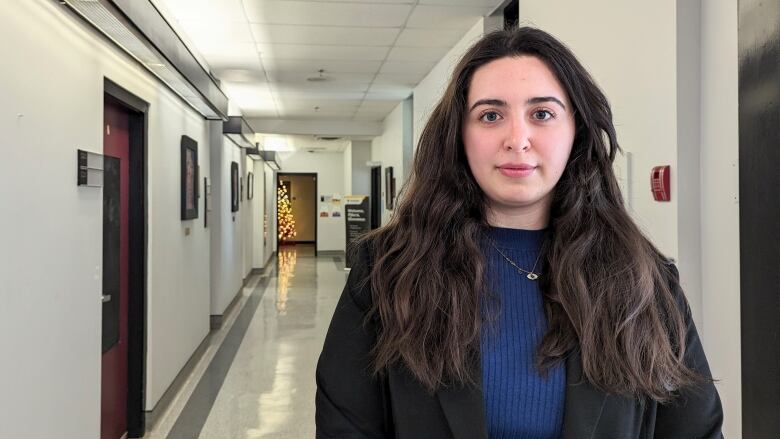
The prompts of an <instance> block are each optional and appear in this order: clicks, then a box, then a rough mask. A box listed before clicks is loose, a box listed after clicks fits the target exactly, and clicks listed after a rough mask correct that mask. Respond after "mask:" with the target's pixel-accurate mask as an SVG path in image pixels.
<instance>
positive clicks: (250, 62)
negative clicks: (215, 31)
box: [198, 43, 263, 70]
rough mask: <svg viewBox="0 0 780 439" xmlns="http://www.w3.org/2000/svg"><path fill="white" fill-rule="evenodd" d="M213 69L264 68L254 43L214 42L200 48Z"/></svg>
mask: <svg viewBox="0 0 780 439" xmlns="http://www.w3.org/2000/svg"><path fill="white" fill-rule="evenodd" d="M198 50H199V52H200V54H201V56H202V57H203V58H205V59H206V62H207V63H208V64H209V67H211V69H212V70H218V69H246V70H262V68H263V66H262V64H261V63H260V56H259V55H258V53H257V48H256V47H255V45H254V44H252V43H237V44H226V43H224V44H213V45H209V46H201V47H199V48H198Z"/></svg>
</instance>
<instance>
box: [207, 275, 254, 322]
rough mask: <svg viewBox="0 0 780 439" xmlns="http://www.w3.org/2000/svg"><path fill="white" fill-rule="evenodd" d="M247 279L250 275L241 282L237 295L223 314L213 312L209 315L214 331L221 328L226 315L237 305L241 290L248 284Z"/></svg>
mask: <svg viewBox="0 0 780 439" xmlns="http://www.w3.org/2000/svg"><path fill="white" fill-rule="evenodd" d="M247 279H249V277H247V278H246V279H244V281H243V282H242V283H241V288H239V289H238V292H236V294H235V296H233V299H232V300H231V301H230V304H228V306H227V308H225V312H223V313H222V314H212V315H211V316H210V317H209V323H210V325H211V326H210V327H211V330H212V331H215V330H217V329H220V328H221V327H222V323H223V322H224V316H226V315H229V314H230V313H231V312H232V311H233V308H235V307H236V304H237V303H238V299H240V298H241V291H243V290H244V287H245V286H246V284H247Z"/></svg>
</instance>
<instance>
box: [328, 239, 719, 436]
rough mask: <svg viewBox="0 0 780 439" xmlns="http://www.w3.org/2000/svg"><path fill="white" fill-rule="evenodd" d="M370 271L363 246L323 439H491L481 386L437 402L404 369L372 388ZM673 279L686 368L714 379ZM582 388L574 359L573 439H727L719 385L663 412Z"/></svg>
mask: <svg viewBox="0 0 780 439" xmlns="http://www.w3.org/2000/svg"><path fill="white" fill-rule="evenodd" d="M370 265H371V260H370V257H369V252H368V251H367V250H366V246H365V245H364V246H361V248H359V249H358V251H357V258H356V262H355V264H354V267H353V268H352V270H351V272H350V274H349V277H348V279H347V284H346V286H345V287H344V291H343V292H342V295H341V299H340V300H339V303H338V305H337V306H336V311H335V313H334V315H333V320H332V321H331V324H330V328H329V329H328V333H327V336H326V338H325V344H324V346H323V349H322V353H321V354H320V358H319V362H318V364H317V373H316V379H317V395H316V425H317V438H322V439H324V438H340V439H341V438H344V439H346V438H401V439H406V438H408V439H439V438H441V439H445V438H447V439H451V438H454V439H487V437H488V436H487V428H486V426H485V413H484V402H483V396H482V390H481V384H479V385H478V386H476V387H459V388H453V387H450V388H444V389H441V390H439V391H438V392H436V394H435V395H429V394H428V393H427V392H426V391H425V390H424V389H423V387H422V386H421V385H420V384H418V382H417V381H416V380H415V379H414V378H412V377H411V376H410V375H409V374H408V373H406V372H405V371H404V370H403V369H402V368H401V367H398V368H391V369H390V370H389V371H388V372H387V373H386V374H385V375H384V377H383V378H381V379H375V378H372V376H371V374H370V373H369V372H368V365H369V356H368V353H369V350H370V349H371V347H372V346H373V344H374V342H375V340H376V334H377V332H376V330H377V324H378V322H377V320H376V319H374V320H373V321H371V322H370V323H369V324H368V325H367V326H364V325H363V320H364V316H365V315H366V312H367V310H368V309H369V307H370V306H371V300H372V295H371V291H370V283H365V284H359V281H360V280H361V279H363V278H364V277H365V276H366V275H367V274H368V270H369V267H370ZM673 272H674V274H675V278H674V279H671V280H670V282H671V285H672V286H673V288H674V290H673V291H674V292H675V294H676V296H677V298H678V303H679V304H680V306H682V307H683V309H685V316H686V320H685V321H686V324H687V335H686V342H687V351H686V355H685V362H686V364H687V365H688V366H689V367H691V368H693V369H694V370H696V371H698V372H699V373H701V374H703V375H705V376H710V370H709V366H708V365H707V360H706V358H705V356H704V351H703V350H702V345H701V342H700V341H699V337H698V335H697V333H696V328H695V327H694V324H693V320H692V319H691V314H690V309H689V308H688V305H687V302H686V300H685V298H684V296H683V293H682V291H681V289H680V287H679V282H678V277H679V274H678V272H677V269H676V268H674V269H673ZM475 367H476V368H477V369H475V370H476V371H477V372H476V373H475V376H476V378H477V379H481V370H480V369H479V364H475ZM581 378H582V363H581V359H580V356H579V355H578V354H577V353H574V354H572V355H570V357H569V358H568V359H567V361H566V379H567V385H566V402H565V406H564V421H563V436H562V437H563V439H582V438H589V439H596V438H598V439H602V438H603V439H608V438H609V439H612V438H614V439H632V438H637V439H639V438H641V439H646V438H664V439H667V438H668V439H677V438H680V439H694V438H708V439H709V438H722V437H723V435H722V433H721V424H722V421H723V412H722V408H721V403H720V398H719V396H718V392H717V391H716V389H715V386H714V385H712V384H707V385H704V386H701V387H700V388H698V389H695V390H685V391H683V392H682V393H681V397H680V398H678V399H677V400H675V401H674V402H673V403H671V404H667V405H661V404H657V403H656V402H654V401H651V402H644V403H642V402H640V401H638V400H635V399H633V398H627V397H624V396H619V395H613V394H606V393H603V392H601V391H599V390H596V389H595V388H593V387H592V386H590V385H589V384H588V383H587V382H586V381H584V380H581Z"/></svg>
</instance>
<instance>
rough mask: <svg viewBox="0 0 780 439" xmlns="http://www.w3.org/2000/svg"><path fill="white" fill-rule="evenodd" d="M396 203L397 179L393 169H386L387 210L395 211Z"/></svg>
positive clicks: (389, 167) (390, 167)
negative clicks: (394, 176)
mask: <svg viewBox="0 0 780 439" xmlns="http://www.w3.org/2000/svg"><path fill="white" fill-rule="evenodd" d="M394 202H395V178H393V167H392V166H388V167H386V168H385V208H386V209H387V210H393V204H394Z"/></svg>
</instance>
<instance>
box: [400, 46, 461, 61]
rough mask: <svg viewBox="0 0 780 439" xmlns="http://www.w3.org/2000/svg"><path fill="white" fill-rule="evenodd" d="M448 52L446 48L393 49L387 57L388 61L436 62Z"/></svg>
mask: <svg viewBox="0 0 780 439" xmlns="http://www.w3.org/2000/svg"><path fill="white" fill-rule="evenodd" d="M447 51H448V48H446V47H398V46H396V47H393V48H392V49H390V54H389V55H387V60H388V61H431V62H438V61H439V60H440V59H441V58H442V57H443V56H444V55H445V54H446V53H447Z"/></svg>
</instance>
